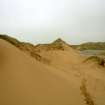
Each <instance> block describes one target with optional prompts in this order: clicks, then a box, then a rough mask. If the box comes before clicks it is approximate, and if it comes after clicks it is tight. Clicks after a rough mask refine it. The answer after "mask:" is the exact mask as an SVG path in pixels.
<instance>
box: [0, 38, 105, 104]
mask: <svg viewBox="0 0 105 105" xmlns="http://www.w3.org/2000/svg"><path fill="white" fill-rule="evenodd" d="M20 46H21V45H20ZM30 46H31V45H30ZM30 46H28V48H30V49H28V50H26V45H24V46H21V48H20V47H18V46H15V45H13V44H11V43H10V42H9V41H7V40H4V39H0V105H105V101H104V100H105V67H104V66H101V65H99V64H98V63H94V61H93V62H92V61H91V62H90V61H89V62H88V61H87V62H88V63H87V62H84V60H85V59H87V58H85V57H84V56H81V55H80V54H79V52H78V51H77V50H74V49H73V48H71V47H70V46H68V44H66V43H65V42H63V41H62V40H61V39H58V40H57V41H55V42H53V43H51V44H46V45H38V46H31V47H30ZM32 49H33V50H32ZM32 54H33V55H34V56H32Z"/></svg>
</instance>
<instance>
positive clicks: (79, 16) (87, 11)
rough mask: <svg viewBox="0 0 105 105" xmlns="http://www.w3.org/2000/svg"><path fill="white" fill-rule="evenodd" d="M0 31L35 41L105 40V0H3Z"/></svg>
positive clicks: (0, 3)
mask: <svg viewBox="0 0 105 105" xmlns="http://www.w3.org/2000/svg"><path fill="white" fill-rule="evenodd" d="M0 33H1V34H8V35H10V36H13V37H16V38H18V39H20V40H22V41H30V42H33V43H47V42H51V41H53V40H55V39H56V38H58V37H60V38H62V39H64V40H65V41H67V42H69V43H71V44H79V43H83V42H87V41H105V0H0Z"/></svg>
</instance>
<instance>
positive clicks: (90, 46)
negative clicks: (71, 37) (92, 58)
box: [72, 42, 105, 51]
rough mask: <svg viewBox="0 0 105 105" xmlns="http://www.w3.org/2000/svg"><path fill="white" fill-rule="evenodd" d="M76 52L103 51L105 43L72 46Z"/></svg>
mask: <svg viewBox="0 0 105 105" xmlns="http://www.w3.org/2000/svg"><path fill="white" fill-rule="evenodd" d="M72 47H73V48H75V49H78V50H81V51H82V50H105V42H88V43H84V44H80V45H72Z"/></svg>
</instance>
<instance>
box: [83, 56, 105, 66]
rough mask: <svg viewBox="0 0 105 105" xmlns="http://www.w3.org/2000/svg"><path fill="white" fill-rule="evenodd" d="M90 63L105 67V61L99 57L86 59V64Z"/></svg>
mask: <svg viewBox="0 0 105 105" xmlns="http://www.w3.org/2000/svg"><path fill="white" fill-rule="evenodd" d="M89 61H92V62H96V63H97V64H98V65H100V66H103V67H104V66H105V59H103V58H101V57H98V56H90V57H88V58H87V59H85V61H84V62H89Z"/></svg>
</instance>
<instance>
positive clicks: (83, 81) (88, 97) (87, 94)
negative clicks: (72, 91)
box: [80, 79, 95, 105]
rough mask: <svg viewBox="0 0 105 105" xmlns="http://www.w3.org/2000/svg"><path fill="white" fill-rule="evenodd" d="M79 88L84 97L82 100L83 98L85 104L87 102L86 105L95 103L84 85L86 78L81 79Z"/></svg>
mask: <svg viewBox="0 0 105 105" xmlns="http://www.w3.org/2000/svg"><path fill="white" fill-rule="evenodd" d="M80 90H81V92H82V95H83V96H84V98H85V99H84V100H85V102H86V104H87V105H95V104H94V101H93V99H92V97H91V95H90V93H89V92H88V90H87V87H86V80H85V79H83V80H82V83H81V87H80Z"/></svg>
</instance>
